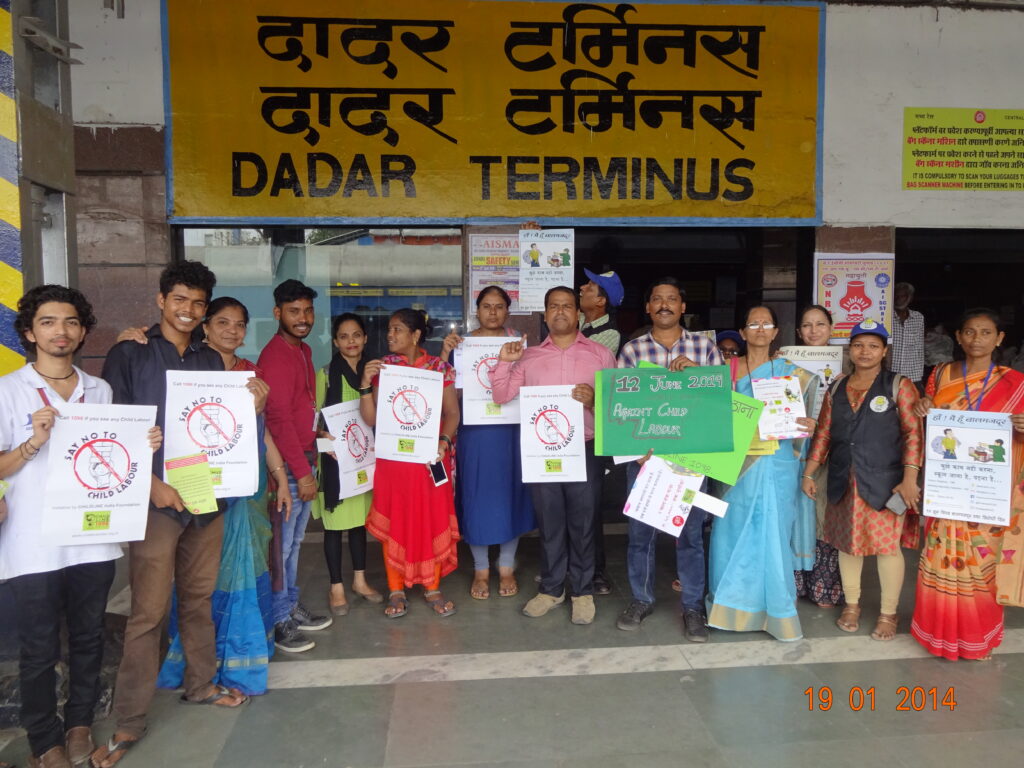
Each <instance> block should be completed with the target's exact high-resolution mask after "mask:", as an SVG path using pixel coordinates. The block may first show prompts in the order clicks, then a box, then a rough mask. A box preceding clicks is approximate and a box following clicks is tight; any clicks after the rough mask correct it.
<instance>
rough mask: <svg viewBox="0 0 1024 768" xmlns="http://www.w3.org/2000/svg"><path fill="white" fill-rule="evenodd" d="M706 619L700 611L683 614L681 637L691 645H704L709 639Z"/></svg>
mask: <svg viewBox="0 0 1024 768" xmlns="http://www.w3.org/2000/svg"><path fill="white" fill-rule="evenodd" d="M707 621H708V620H707V619H706V618H705V617H704V614H703V613H701V612H700V611H684V612H683V637H685V638H686V639H687V640H689V641H690V642H691V643H706V642H707V641H708V639H709V638H710V637H711V633H710V632H708V626H707Z"/></svg>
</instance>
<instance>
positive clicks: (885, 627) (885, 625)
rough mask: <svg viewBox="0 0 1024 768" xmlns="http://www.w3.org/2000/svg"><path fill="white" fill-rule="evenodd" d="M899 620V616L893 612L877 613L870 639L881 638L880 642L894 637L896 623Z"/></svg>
mask: <svg viewBox="0 0 1024 768" xmlns="http://www.w3.org/2000/svg"><path fill="white" fill-rule="evenodd" d="M898 622H899V617H898V616H897V615H896V614H895V613H880V614H878V621H877V622H876V623H875V629H874V631H873V632H872V633H871V639H872V640H881V641H882V642H888V641H889V640H892V639H893V638H894V637H896V625H897V623H898Z"/></svg>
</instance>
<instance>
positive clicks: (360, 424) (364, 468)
mask: <svg viewBox="0 0 1024 768" xmlns="http://www.w3.org/2000/svg"><path fill="white" fill-rule="evenodd" d="M320 413H322V414H323V417H324V422H325V423H326V424H327V431H328V432H330V433H331V437H333V438H334V456H335V459H336V460H337V462H338V478H339V481H340V482H339V486H338V488H339V491H338V498H339V499H347V498H349V497H351V496H358V495H359V494H361V493H365V492H366V491H369V490H372V489H373V475H374V470H375V468H376V465H377V454H376V453H375V452H374V444H373V430H372V429H370V426H369V425H368V424H367V423H366V422H365V421H363V417H362V416H360V415H359V400H349V401H348V402H347V403H338V404H336V405H329V406H327V407H326V408H324V409H323V410H322V411H321V412H320Z"/></svg>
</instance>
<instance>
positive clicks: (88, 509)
mask: <svg viewBox="0 0 1024 768" xmlns="http://www.w3.org/2000/svg"><path fill="white" fill-rule="evenodd" d="M155 424H156V406H155V405H89V404H85V403H66V404H61V407H60V417H59V418H58V419H57V420H56V421H55V422H54V425H53V431H52V433H51V434H50V441H49V451H48V459H47V466H46V469H47V482H46V490H45V493H44V494H43V509H42V523H41V525H42V533H43V536H44V537H45V539H46V540H47V541H49V542H50V543H51V544H57V545H61V546H67V545H73V544H98V543H116V542H122V541H140V540H141V539H143V538H145V536H146V518H147V516H148V510H149V490H150V484H151V480H152V477H153V473H152V460H153V451H152V449H151V448H150V447H149V437H148V435H147V433H148V432H149V430H150V428H151V427H153V426H154V425H155Z"/></svg>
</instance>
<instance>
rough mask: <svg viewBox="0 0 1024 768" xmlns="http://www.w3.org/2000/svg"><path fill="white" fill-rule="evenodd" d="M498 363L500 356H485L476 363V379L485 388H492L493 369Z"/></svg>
mask: <svg viewBox="0 0 1024 768" xmlns="http://www.w3.org/2000/svg"><path fill="white" fill-rule="evenodd" d="M497 365H498V356H497V355H495V356H494V357H485V358H483V359H482V360H481V361H480V362H478V363H477V364H476V380H477V381H479V382H480V386H482V387H483V388H484V389H490V388H491V371H493V370H494V369H495V367H496V366H497Z"/></svg>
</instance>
